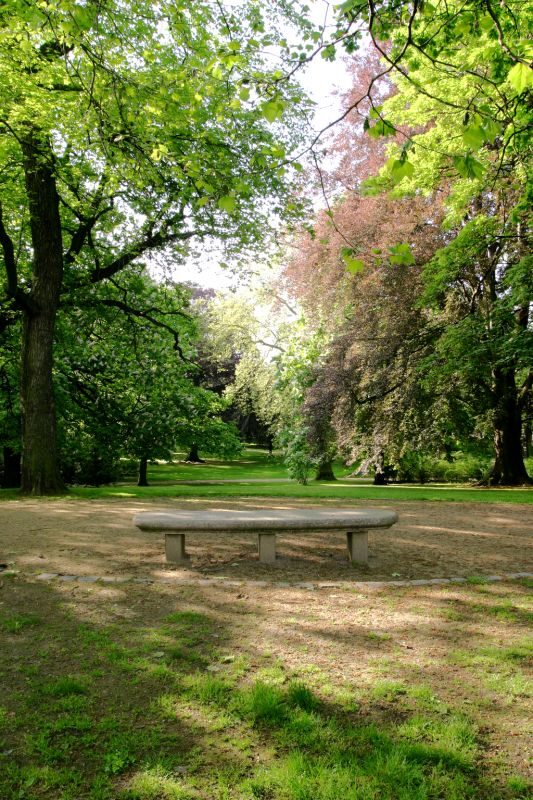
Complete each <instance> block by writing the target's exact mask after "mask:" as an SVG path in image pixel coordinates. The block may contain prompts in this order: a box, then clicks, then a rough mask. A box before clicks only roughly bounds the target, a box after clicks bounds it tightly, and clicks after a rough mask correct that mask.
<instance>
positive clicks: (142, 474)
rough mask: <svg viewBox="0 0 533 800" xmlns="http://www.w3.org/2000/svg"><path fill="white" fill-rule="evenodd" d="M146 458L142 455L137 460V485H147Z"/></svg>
mask: <svg viewBox="0 0 533 800" xmlns="http://www.w3.org/2000/svg"><path fill="white" fill-rule="evenodd" d="M148 485H149V484H148V459H147V457H146V456H142V458H141V459H140V460H139V480H138V481H137V486H148Z"/></svg>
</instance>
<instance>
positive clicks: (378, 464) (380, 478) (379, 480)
mask: <svg viewBox="0 0 533 800" xmlns="http://www.w3.org/2000/svg"><path fill="white" fill-rule="evenodd" d="M374 469H375V472H374V481H373V483H374V486H386V485H387V476H386V475H385V453H384V452H383V450H381V451H380V452H379V453H378V457H377V459H376V461H375V463H374Z"/></svg>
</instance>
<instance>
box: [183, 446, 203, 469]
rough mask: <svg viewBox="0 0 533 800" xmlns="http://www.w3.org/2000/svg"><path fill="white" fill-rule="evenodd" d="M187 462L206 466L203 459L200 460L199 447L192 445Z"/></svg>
mask: <svg viewBox="0 0 533 800" xmlns="http://www.w3.org/2000/svg"><path fill="white" fill-rule="evenodd" d="M185 461H190V462H191V463H193V464H205V461H204V459H203V458H200V454H199V453H198V445H197V444H191V450H190V453H189V455H188V456H187V458H186V459H185Z"/></svg>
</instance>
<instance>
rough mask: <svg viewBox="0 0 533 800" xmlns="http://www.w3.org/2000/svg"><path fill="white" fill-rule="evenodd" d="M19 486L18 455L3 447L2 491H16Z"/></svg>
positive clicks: (9, 448)
mask: <svg viewBox="0 0 533 800" xmlns="http://www.w3.org/2000/svg"><path fill="white" fill-rule="evenodd" d="M19 486H20V453H16V452H15V451H14V450H12V449H11V447H4V475H3V478H2V489H18V488H19Z"/></svg>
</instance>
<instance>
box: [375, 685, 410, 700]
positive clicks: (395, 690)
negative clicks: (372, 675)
mask: <svg viewBox="0 0 533 800" xmlns="http://www.w3.org/2000/svg"><path fill="white" fill-rule="evenodd" d="M406 692H407V688H406V686H405V684H404V683H401V682H399V681H376V683H375V684H374V685H373V687H372V688H371V694H372V697H374V698H375V699H376V700H386V701H388V702H390V701H392V700H396V699H397V698H398V697H400V696H401V695H403V694H406Z"/></svg>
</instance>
